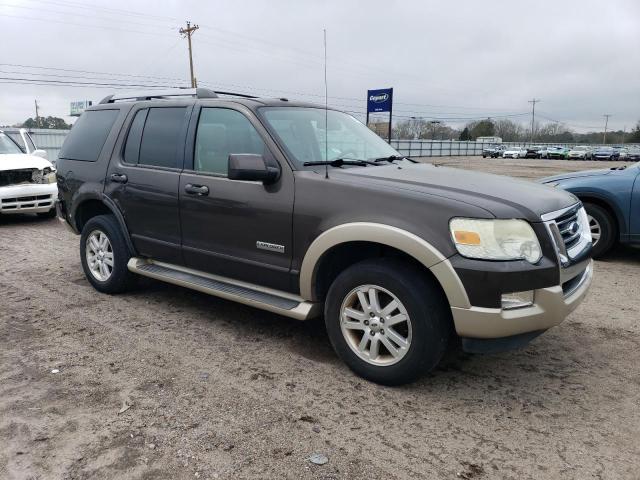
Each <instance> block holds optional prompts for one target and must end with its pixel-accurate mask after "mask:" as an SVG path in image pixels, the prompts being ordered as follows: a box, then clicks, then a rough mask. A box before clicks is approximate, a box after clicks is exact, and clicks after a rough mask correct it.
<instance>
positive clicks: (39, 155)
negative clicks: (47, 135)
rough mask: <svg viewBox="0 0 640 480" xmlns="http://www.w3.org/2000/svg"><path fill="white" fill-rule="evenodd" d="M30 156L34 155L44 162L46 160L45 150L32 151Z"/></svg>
mask: <svg viewBox="0 0 640 480" xmlns="http://www.w3.org/2000/svg"><path fill="white" fill-rule="evenodd" d="M31 155H35V156H36V157H40V158H44V159H45V160H47V151H46V150H40V149H38V150H34V151H33V152H31Z"/></svg>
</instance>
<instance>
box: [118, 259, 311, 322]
mask: <svg viewBox="0 0 640 480" xmlns="http://www.w3.org/2000/svg"><path fill="white" fill-rule="evenodd" d="M127 268H128V269H129V270H130V271H131V272H133V273H137V274H139V275H143V276H145V277H150V278H154V279H156V280H160V281H163V282H167V283H171V284H173V285H179V286H181V287H186V288H190V289H192V290H197V291H199V292H203V293H207V294H209V295H213V296H216V297H220V298H225V299H227V300H233V301H234V302H238V303H243V304H245V305H249V306H251V307H255V308H260V309H262V310H267V311H269V312H273V313H278V314H280V315H284V316H286V317H291V318H295V319H296V320H307V319H309V318H313V317H316V316H318V315H319V314H320V307H321V305H320V304H319V303H313V302H308V301H306V300H304V299H303V298H301V297H299V296H296V295H292V294H290V293H287V292H282V291H280V290H274V289H270V288H264V287H260V286H259V285H253V284H251V283H245V282H240V281H237V280H232V279H230V278H226V277H220V276H217V275H211V274H208V273H204V272H200V271H197V270H191V269H189V268H185V267H181V266H178V265H171V264H169V263H162V262H156V261H153V260H148V259H144V258H138V257H133V258H131V259H130V260H129V263H128V264H127Z"/></svg>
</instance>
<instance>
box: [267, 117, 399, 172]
mask: <svg viewBox="0 0 640 480" xmlns="http://www.w3.org/2000/svg"><path fill="white" fill-rule="evenodd" d="M260 115H261V116H262V118H264V120H265V121H266V123H267V126H268V127H270V129H271V130H272V131H273V132H274V133H275V135H276V136H277V137H278V139H279V140H280V142H281V143H282V144H283V146H284V148H285V149H286V150H287V153H288V154H289V157H290V158H291V159H292V160H293V161H295V162H296V163H297V165H298V167H302V166H303V164H304V163H305V162H320V161H324V160H329V161H331V160H336V159H338V158H341V159H344V160H371V159H375V158H382V157H390V156H398V157H401V156H402V155H400V154H399V153H398V152H397V151H396V150H394V149H393V148H391V146H389V144H388V143H387V142H385V141H384V140H382V138H380V137H379V136H378V135H376V134H375V133H373V132H372V131H371V130H369V129H368V128H367V127H366V126H365V125H363V124H362V123H360V122H359V121H358V120H356V119H355V118H353V117H352V116H351V115H347V114H346V113H342V112H338V111H335V110H327V111H326V115H327V119H326V120H327V125H328V128H327V131H326V132H325V110H324V109H321V108H301V107H263V108H261V109H260ZM325 134H326V135H325ZM325 138H326V139H327V142H326V143H327V145H326V146H325Z"/></svg>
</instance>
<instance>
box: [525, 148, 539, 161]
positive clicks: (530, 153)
mask: <svg viewBox="0 0 640 480" xmlns="http://www.w3.org/2000/svg"><path fill="white" fill-rule="evenodd" d="M541 148H542V147H540V146H539V145H533V146H530V147H527V153H526V155H525V156H524V158H539V157H538V152H539V151H540V149H541Z"/></svg>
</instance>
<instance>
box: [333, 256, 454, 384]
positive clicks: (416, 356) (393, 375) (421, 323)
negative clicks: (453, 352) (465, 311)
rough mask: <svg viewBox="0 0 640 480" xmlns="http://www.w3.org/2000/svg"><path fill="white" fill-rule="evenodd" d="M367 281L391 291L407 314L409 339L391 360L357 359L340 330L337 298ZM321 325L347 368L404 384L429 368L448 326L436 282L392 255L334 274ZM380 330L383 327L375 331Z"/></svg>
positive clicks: (372, 378) (438, 355) (448, 317)
mask: <svg viewBox="0 0 640 480" xmlns="http://www.w3.org/2000/svg"><path fill="white" fill-rule="evenodd" d="M367 284H373V285H377V286H379V287H382V288H384V289H386V290H388V291H389V292H392V293H393V294H394V295H395V296H396V297H397V299H399V300H400V302H401V303H402V304H403V305H404V307H405V309H406V311H407V314H408V315H409V317H410V319H411V332H412V333H411V336H412V339H411V342H410V344H409V347H408V350H407V352H406V354H405V355H404V356H403V357H402V358H401V359H400V360H399V361H398V362H397V363H394V364H392V365H386V366H379V365H373V364H371V363H368V362H367V361H365V360H363V359H361V358H360V357H359V356H358V355H356V353H355V352H354V351H353V350H352V349H351V347H350V346H349V344H348V343H347V340H346V339H345V335H343V333H342V329H341V318H340V317H341V315H340V312H341V308H342V303H343V301H344V300H345V299H346V298H347V297H348V296H349V293H350V292H352V291H353V290H354V289H355V288H357V287H358V286H361V285H367ZM365 323H366V322H365ZM325 325H326V328H327V332H328V334H329V339H330V340H331V344H332V345H333V348H334V350H335V351H336V353H337V354H338V356H339V357H340V358H341V359H342V360H343V361H344V362H345V363H346V364H347V365H348V366H349V368H351V370H353V371H354V372H355V373H356V374H358V375H360V376H361V377H363V378H365V379H367V380H370V381H372V382H376V383H379V384H383V385H401V384H404V383H408V382H411V381H413V380H415V379H416V378H418V377H419V376H420V375H422V374H424V373H427V372H429V371H430V370H432V369H433V368H434V367H435V366H436V365H437V364H438V362H439V361H440V359H441V358H442V355H443V354H444V352H445V350H446V347H447V345H448V342H449V339H450V337H451V334H452V331H453V330H452V325H453V322H452V320H451V311H450V310H449V305H448V303H447V301H446V298H445V297H444V295H443V293H442V290H441V289H440V287H439V285H438V284H437V283H436V281H435V280H434V279H433V278H431V277H429V276H428V275H427V274H426V273H425V272H423V271H421V270H420V269H419V268H418V267H416V266H415V265H413V264H411V263H408V262H406V261H402V260H398V259H392V258H376V259H370V260H364V261H362V262H359V263H356V264H355V265H352V266H351V267H349V268H348V269H346V270H344V271H343V272H342V273H341V274H340V275H338V277H337V278H336V279H335V281H334V282H333V284H332V285H331V287H330V289H329V293H328V294H327V298H326V301H325ZM371 325H373V323H371ZM387 329H390V327H387ZM384 333H385V332H384V330H382V331H381V332H379V334H383V335H384ZM363 335H367V333H366V332H363Z"/></svg>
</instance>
